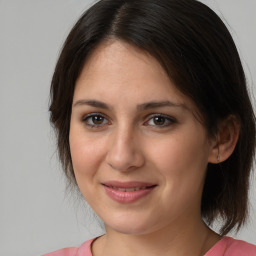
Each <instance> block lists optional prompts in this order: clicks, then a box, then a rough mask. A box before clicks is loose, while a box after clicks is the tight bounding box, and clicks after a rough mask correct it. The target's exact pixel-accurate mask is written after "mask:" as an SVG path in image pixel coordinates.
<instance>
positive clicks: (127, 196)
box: [102, 181, 157, 203]
mask: <svg viewBox="0 0 256 256" xmlns="http://www.w3.org/2000/svg"><path fill="white" fill-rule="evenodd" d="M102 185H103V186H104V189H105V192H106V194H107V195H108V196H109V197H110V198H111V199H112V200H114V201H117V202H119V203H132V202H135V201H137V200H139V199H142V198H144V197H146V196H147V195H148V194H150V192H152V191H153V189H154V188H155V187H156V186H157V185H156V184H152V183H145V182H138V181H132V182H119V181H108V182H104V183H102Z"/></svg>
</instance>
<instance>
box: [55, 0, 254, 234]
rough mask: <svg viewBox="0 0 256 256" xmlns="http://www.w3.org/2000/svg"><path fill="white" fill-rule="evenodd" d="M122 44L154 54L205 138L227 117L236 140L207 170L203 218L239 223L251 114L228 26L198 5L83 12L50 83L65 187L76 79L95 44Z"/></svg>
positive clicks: (117, 0) (123, 3)
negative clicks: (234, 123)
mask: <svg viewBox="0 0 256 256" xmlns="http://www.w3.org/2000/svg"><path fill="white" fill-rule="evenodd" d="M110 38H112V39H116V40H123V41H126V42H128V43H130V44H132V45H135V46H137V47H139V48H141V49H143V50H144V51H147V52H148V53H149V54H151V55H152V56H154V57H155V58H156V59H157V60H158V61H159V62H160V63H161V64H162V66H163V68H164V69H165V70H166V72H167V74H168V75H169V77H170V79H171V80H172V81H174V83H175V84H176V86H177V88H178V89H179V90H180V91H181V92H182V93H184V94H185V95H187V96H188V97H190V98H191V99H192V100H193V101H194V102H195V104H196V105H197V106H198V109H199V110H200V113H201V114H202V116H203V119H204V125H205V127H206V129H207V130H208V132H209V134H210V135H214V134H215V133H216V131H217V130H218V123H219V122H220V121H221V120H224V119H225V118H227V117H228V116H229V115H234V116H235V117H236V118H237V119H238V120H239V121H240V135H239V139H238V142H237V145H236V148H235V150H234V152H233V154H232V155H231V156H230V158H229V159H228V160H226V161H225V162H223V163H221V164H218V165H214V164H209V165H208V169H207V175H206V180H205V186H204V190H203V196H202V204H201V212H202V217H203V218H204V219H205V221H206V222H207V223H208V224H211V223H212V222H213V221H214V220H215V219H216V218H217V217H218V216H221V217H222V218H223V221H224V222H223V224H222V227H221V230H220V232H221V234H222V235H224V234H226V233H228V232H229V231H230V230H231V229H233V228H234V227H236V228H237V230H238V229H239V228H240V227H241V225H242V224H244V222H245V220H246V217H247V212H248V188H249V178H250V172H251V168H252V163H253V158H254V152H255V116H254V112H253V109H252V105H251V102H250V99H249V97H248V92H247V89H246V80H245V75H244V71H243V68H242V65H241V61H240V58H239V55H238V52H237V49H236V46H235V44H234V42H233V39H232V37H231V35H230V33H229V32H228V30H227V28H226V26H225V25H224V23H223V22H222V21H221V19H220V18H219V17H218V16H217V15H216V14H215V13H214V12H213V11H212V10H211V9H210V8H208V7H207V6H205V5H204V4H202V3H200V2H198V1H196V0H161V1H159V0H140V1H137V0H102V1H99V2H98V3H96V4H95V5H93V6H92V7H91V8H90V9H89V10H87V11H86V12H85V13H84V14H83V15H82V17H81V18H80V19H79V20H78V22H77V23H76V24H75V26H74V27H73V29H72V30H71V32H70V34H69V36H68V37H67V39H66V42H65V44H64V46H63V49H62V52H61V54H60V57H59V60H58V62H57V65H56V68H55V72H54V75H53V78H52V84H51V105H50V112H51V117H50V118H51V122H52V124H53V126H54V127H55V130H56V135H57V141H58V151H59V157H60V160H61V162H62V165H63V169H64V172H65V174H66V176H67V178H68V181H69V184H75V185H76V181H75V177H74V171H73V168H72V159H71V155H70V148H69V126H70V116H71V106H72V100H73V93H74V88H75V83H76V80H77V78H78V76H79V74H80V71H81V69H82V68H83V65H84V63H85V61H86V59H87V58H88V56H89V54H91V53H92V52H93V51H94V50H95V49H96V48H97V46H98V45H99V44H100V43H102V42H103V41H106V40H109V39H110Z"/></svg>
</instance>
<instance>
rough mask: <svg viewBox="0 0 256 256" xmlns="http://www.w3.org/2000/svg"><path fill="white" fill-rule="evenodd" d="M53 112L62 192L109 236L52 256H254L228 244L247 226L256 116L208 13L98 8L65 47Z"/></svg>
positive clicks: (158, 6) (124, 4)
mask: <svg viewBox="0 0 256 256" xmlns="http://www.w3.org/2000/svg"><path fill="white" fill-rule="evenodd" d="M50 111H51V122H52V123H53V125H54V127H55V128H56V132H57V139H58V148H59V156H60V159H61V162H62V164H63V168H64V171H65V174H66V176H67V178H68V181H69V185H73V186H74V187H78V188H79V190H80V191H81V193H82V195H83V196H84V198H85V199H86V201H87V202H88V203H89V204H90V206H91V207H92V208H93V210H94V211H95V212H96V213H97V215H98V216H99V217H100V218H101V219H102V220H103V222H104V224H105V227H106V234H105V235H103V236H101V237H99V238H95V239H92V240H90V241H87V242H85V243H84V244H83V245H82V246H81V247H79V248H67V249H62V250H59V251H57V252H54V253H50V254H47V255H48V256H60V255H68V256H71V255H72V256H74V255H76V256H78V255H83V256H89V255H90V256H91V255H93V256H101V255H111V256H115V255H120V254H122V255H127V256H128V255H147V256H150V255H175V256H179V255H206V256H211V255H215V256H216V255H232V256H236V255H247V256H248V255H256V247H255V246H254V245H250V244H248V243H246V242H242V241H237V240H234V239H232V238H230V237H227V236H225V235H226V234H227V233H228V232H229V231H231V230H232V229H237V230H238V229H239V228H240V227H241V226H242V225H243V224H244V222H245V220H246V218H247V211H248V185H249V184H248V183H249V177H250V171H251V167H252V162H253V157H254V150H255V117H254V113H253V109H252V105H251V103H250V100H249V97H248V93H247V89H246V82H245V77H244V72H243V68H242V65H241V62H240V58H239V56H238V53H237V50H236V47H235V45H234V42H233V40H232V38H231V36H230V34H229V32H228V30H227V28H226V27H225V25H224V24H223V22H222V21H221V20H220V19H219V18H218V16H217V15H216V14H215V13H214V12H213V11H212V10H210V9H209V8H208V7H206V6H205V5H203V4H202V3H200V2H197V1H195V0H161V1H159V0H140V1H135V0H129V1H125V0H102V1H99V2H98V3H96V4H95V5H94V6H92V7H91V8H90V9H89V10H88V11H86V12H85V13H84V14H83V15H82V17H81V18H80V19H79V21H78V22H77V23H76V25H75V26H74V28H73V29H72V31H71V32H70V34H69V36H68V38H67V40H66V42H65V44H64V47H63V50H62V53H61V55H60V58H59V61H58V63H57V66H56V69H55V73H54V76H53V79H52V87H51V106H50ZM219 217H221V218H222V219H223V222H222V226H221V229H220V232H219V234H217V233H215V232H214V231H212V230H211V229H210V228H209V226H210V225H211V224H212V223H213V221H214V220H216V219H217V218H219Z"/></svg>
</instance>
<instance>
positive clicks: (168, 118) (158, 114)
mask: <svg viewBox="0 0 256 256" xmlns="http://www.w3.org/2000/svg"><path fill="white" fill-rule="evenodd" d="M154 117H163V118H165V119H167V120H168V121H169V123H168V124H167V125H149V126H154V127H157V128H163V127H168V126H170V125H172V124H175V123H177V120H176V118H174V117H172V116H169V115H166V114H162V113H157V114H151V115H149V116H148V117H147V121H146V122H144V124H146V123H148V122H149V121H150V120H151V119H152V118H154Z"/></svg>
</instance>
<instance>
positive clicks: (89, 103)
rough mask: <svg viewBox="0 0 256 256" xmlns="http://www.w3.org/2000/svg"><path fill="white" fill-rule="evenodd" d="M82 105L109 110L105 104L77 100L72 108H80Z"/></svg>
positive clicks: (95, 101)
mask: <svg viewBox="0 0 256 256" xmlns="http://www.w3.org/2000/svg"><path fill="white" fill-rule="evenodd" d="M82 105H88V106H92V107H96V108H102V109H110V107H109V106H108V105H107V104H106V103H104V102H101V101H98V100H78V101H76V102H75V103H74V104H73V107H76V106H82Z"/></svg>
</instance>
